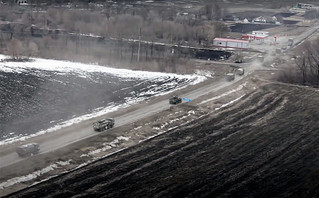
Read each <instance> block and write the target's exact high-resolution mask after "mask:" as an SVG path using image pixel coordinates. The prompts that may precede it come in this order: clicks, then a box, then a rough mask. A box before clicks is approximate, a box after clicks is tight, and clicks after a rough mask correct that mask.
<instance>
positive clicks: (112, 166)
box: [8, 83, 319, 197]
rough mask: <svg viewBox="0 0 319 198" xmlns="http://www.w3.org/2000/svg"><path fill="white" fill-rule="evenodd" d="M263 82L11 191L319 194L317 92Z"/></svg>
mask: <svg viewBox="0 0 319 198" xmlns="http://www.w3.org/2000/svg"><path fill="white" fill-rule="evenodd" d="M263 84H264V85H262V86H261V87H259V88H258V89H254V90H253V91H251V92H249V93H247V94H246V95H244V96H243V97H242V98H241V100H239V101H238V102H237V103H234V104H233V105H232V106H229V107H228V108H222V109H220V110H219V111H217V112H214V113H211V114H208V115H206V116H203V117H200V118H198V120H195V121H193V122H191V123H189V124H187V125H186V126H183V127H180V128H177V129H173V130H171V131H169V132H167V133H165V134H163V135H160V136H158V137H156V138H154V139H151V140H149V141H145V142H143V143H140V144H138V145H136V146H133V147H131V148H129V149H126V150H123V151H121V152H119V153H117V154H115V155H112V156H110V157H108V158H104V159H102V160H99V161H97V162H95V163H92V164H89V165H87V166H85V167H83V168H80V169H78V170H75V171H73V172H71V173H67V174H64V175H61V176H59V177H56V178H53V179H50V180H48V181H46V182H44V183H41V184H38V185H35V186H33V187H29V188H27V189H25V190H22V191H20V192H16V193H14V194H11V195H9V196H8V197H45V196H47V197H71V196H75V195H76V197H318V196H319V191H318V185H319V182H318V179H317V178H318V177H319V169H318V167H317V166H316V165H317V164H318V163H319V158H318V150H319V146H318V145H319V144H318V142H319V137H318V132H319V127H318V125H317V122H318V119H319V110H318V108H317V107H318V105H319V92H317V90H315V89H312V88H305V87H299V86H292V85H287V84H280V83H263Z"/></svg>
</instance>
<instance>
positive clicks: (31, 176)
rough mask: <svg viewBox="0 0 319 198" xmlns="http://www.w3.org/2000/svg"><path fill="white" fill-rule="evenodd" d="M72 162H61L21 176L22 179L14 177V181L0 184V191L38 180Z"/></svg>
mask: <svg viewBox="0 0 319 198" xmlns="http://www.w3.org/2000/svg"><path fill="white" fill-rule="evenodd" d="M71 161H72V160H68V161H59V162H56V163H54V164H51V165H50V166H47V167H45V168H43V169H41V170H38V171H35V172H33V173H30V174H28V175H24V176H21V177H14V178H12V179H9V180H7V181H5V182H2V183H0V190H2V189H4V188H7V187H9V186H12V185H15V184H19V183H23V182H27V181H30V180H33V179H36V178H37V177H40V176H41V175H43V174H45V173H48V172H50V171H53V170H54V169H57V168H61V167H62V166H66V165H69V164H70V162H71Z"/></svg>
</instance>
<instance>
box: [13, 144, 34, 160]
mask: <svg viewBox="0 0 319 198" xmlns="http://www.w3.org/2000/svg"><path fill="white" fill-rule="evenodd" d="M39 151H40V148H39V144H38V143H29V144H25V145H22V146H19V147H18V148H17V150H16V152H17V154H18V155H19V156H20V157H29V156H32V155H36V154H38V153H39Z"/></svg>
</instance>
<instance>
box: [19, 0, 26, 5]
mask: <svg viewBox="0 0 319 198" xmlns="http://www.w3.org/2000/svg"><path fill="white" fill-rule="evenodd" d="M16 3H17V4H18V5H26V4H28V0H16Z"/></svg>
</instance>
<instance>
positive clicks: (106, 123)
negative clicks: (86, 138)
mask: <svg viewBox="0 0 319 198" xmlns="http://www.w3.org/2000/svg"><path fill="white" fill-rule="evenodd" d="M113 126H114V119H113V118H105V119H102V120H99V121H97V122H94V123H93V129H94V131H105V130H107V129H110V128H113Z"/></svg>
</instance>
